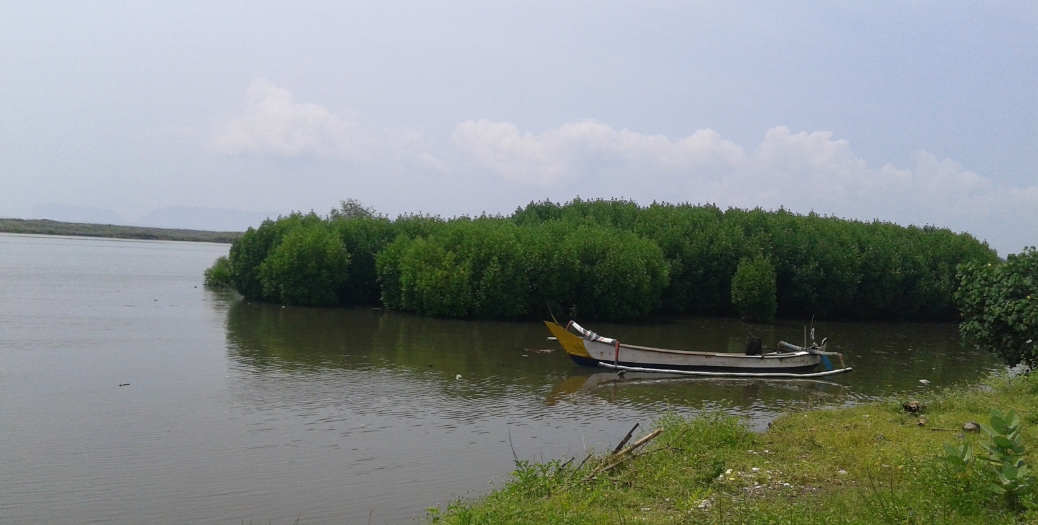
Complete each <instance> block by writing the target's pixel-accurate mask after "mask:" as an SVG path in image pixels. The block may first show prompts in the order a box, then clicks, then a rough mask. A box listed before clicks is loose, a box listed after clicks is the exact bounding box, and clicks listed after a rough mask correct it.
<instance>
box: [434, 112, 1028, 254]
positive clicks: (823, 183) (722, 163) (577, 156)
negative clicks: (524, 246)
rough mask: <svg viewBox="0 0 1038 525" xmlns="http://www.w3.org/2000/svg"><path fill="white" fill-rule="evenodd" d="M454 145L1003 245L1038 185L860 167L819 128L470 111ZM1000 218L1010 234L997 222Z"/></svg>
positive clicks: (673, 192) (955, 169) (482, 163)
mask: <svg viewBox="0 0 1038 525" xmlns="http://www.w3.org/2000/svg"><path fill="white" fill-rule="evenodd" d="M453 142H454V144H455V145H456V147H457V149H458V150H459V151H460V152H461V153H462V154H463V155H464V156H465V158H466V159H467V162H468V163H469V164H470V165H471V166H472V168H474V169H476V170H483V171H488V172H490V173H491V174H493V175H496V176H498V177H500V178H503V179H506V180H509V181H515V182H518V183H521V184H525V185H528V186H532V187H540V188H554V189H555V190H557V191H556V194H562V195H573V194H575V193H580V194H582V195H585V196H589V195H588V193H589V191H590V192H591V193H592V196H594V195H597V196H624V197H630V198H634V199H635V200H639V201H642V202H645V201H651V200H663V201H669V202H682V201H691V202H714V203H717V204H719V205H721V206H740V207H755V206H763V207H767V208H777V207H779V206H785V207H787V208H789V209H792V210H795V211H799V212H807V211H811V210H814V211H817V212H820V213H831V214H835V215H839V216H844V217H853V218H860V219H866V220H869V219H873V218H879V219H882V220H892V221H896V222H899V223H914V224H936V225H939V226H946V227H950V228H953V229H955V230H965V231H970V232H973V233H975V234H977V235H978V236H980V237H982V238H987V239H991V240H992V242H993V243H994V244H995V247H996V248H998V249H999V251H1000V253H1003V254H1004V253H1006V252H1013V251H1017V250H1019V249H1020V248H1022V247H1023V246H1024V245H1025V244H1033V243H1034V242H1035V240H1034V239H1033V236H1034V233H1033V232H1036V231H1038V186H1028V187H1014V186H1007V185H1002V184H998V183H996V182H995V181H994V180H992V179H990V178H988V177H985V176H983V175H979V174H977V173H974V172H972V171H970V170H968V169H966V168H964V167H963V166H961V165H959V164H958V163H956V162H954V161H952V160H949V159H939V158H937V157H935V156H934V155H933V154H931V153H928V152H925V151H920V152H917V153H916V155H915V157H914V159H913V160H912V162H911V165H910V166H909V167H898V166H893V165H890V164H886V165H883V166H880V167H878V168H876V167H871V166H869V165H868V163H867V162H866V161H865V159H863V158H862V157H860V156H859V155H858V154H856V153H855V152H854V151H853V149H852V148H851V145H850V144H849V143H848V142H847V141H846V140H840V139H836V138H833V135H832V133H831V132H828V131H815V132H792V131H790V130H789V129H788V128H786V127H775V128H772V129H770V130H768V131H767V132H766V133H765V134H764V138H763V140H762V141H761V142H760V143H759V144H758V145H756V146H755V147H753V148H743V147H741V146H739V145H738V144H735V143H733V142H731V141H728V140H725V139H723V138H722V137H721V136H720V135H719V134H718V133H717V132H715V131H713V130H709V129H704V130H699V131H696V132H695V133H693V134H692V135H689V136H687V137H684V138H679V139H671V138H668V137H665V136H662V135H648V134H642V133H637V132H633V131H629V130H616V129H613V128H611V127H610V126H608V125H605V124H602V123H599V122H593V121H582V122H575V123H570V124H564V125H562V126H560V127H558V128H555V129H551V130H548V131H545V132H542V133H529V132H523V131H521V130H519V129H518V128H517V127H516V126H515V125H514V124H511V123H508V122H493V121H487V120H480V121H466V122H462V123H460V124H458V125H457V126H456V128H455V130H454V134H453ZM1008 224H1013V225H1015V226H1016V227H1015V229H1014V231H1005V225H1008Z"/></svg>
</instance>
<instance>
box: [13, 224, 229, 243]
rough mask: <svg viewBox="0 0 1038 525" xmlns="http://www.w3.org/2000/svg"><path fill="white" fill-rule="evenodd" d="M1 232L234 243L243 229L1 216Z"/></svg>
mask: <svg viewBox="0 0 1038 525" xmlns="http://www.w3.org/2000/svg"><path fill="white" fill-rule="evenodd" d="M0 232H3V233H29V234H37V235H71V236H82V237H111V238H117V239H152V240H159V241H198V242H222V243H230V242H234V240H235V239H237V238H238V237H241V232H214V231H205V230H182V229H175V228H147V227H144V226H119V225H115V224H89V223H82V222H61V221H52V220H48V219H0Z"/></svg>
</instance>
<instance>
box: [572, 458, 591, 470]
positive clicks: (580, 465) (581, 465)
mask: <svg viewBox="0 0 1038 525" xmlns="http://www.w3.org/2000/svg"><path fill="white" fill-rule="evenodd" d="M592 455H593V454H588V455H586V456H584V459H583V460H581V462H580V464H579V465H577V468H575V469H573V472H576V471H578V470H580V469H581V468H582V467H583V466H584V463H587V460H589V459H591V456H592Z"/></svg>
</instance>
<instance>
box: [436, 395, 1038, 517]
mask: <svg viewBox="0 0 1038 525" xmlns="http://www.w3.org/2000/svg"><path fill="white" fill-rule="evenodd" d="M905 400H906V399H890V400H887V401H884V402H877V403H872V404H868V405H863V406H857V407H853V408H842V409H830V410H816V411H809V412H799V413H790V414H787V415H785V416H783V417H780V418H779V419H777V420H776V421H775V422H774V423H773V424H772V426H771V428H770V429H769V430H767V431H766V432H763V433H753V432H751V431H749V430H748V429H747V428H746V426H745V425H744V424H743V423H742V422H741V421H739V420H737V419H735V418H732V417H727V416H723V415H709V416H705V417H699V418H694V419H687V420H686V419H681V418H677V417H664V418H662V419H661V420H660V421H659V422H658V426H660V427H662V428H663V429H664V431H663V434H661V435H660V436H659V438H657V439H656V440H655V441H653V442H652V443H650V444H649V445H648V446H647V447H646V451H645V453H644V454H642V455H640V456H638V457H637V458H634V459H632V460H630V461H628V462H626V463H624V464H622V465H621V466H620V467H618V468H616V469H613V470H610V471H609V472H607V473H605V474H603V475H600V476H597V477H596V478H594V479H592V480H586V478H587V477H588V474H589V473H590V472H591V471H592V470H593V469H594V468H595V467H596V466H598V465H599V464H600V462H601V461H602V459H603V457H602V456H600V457H596V458H593V459H592V460H590V461H588V462H587V463H586V464H585V465H584V466H583V467H582V468H581V469H580V470H579V471H578V470H576V466H575V465H574V463H578V462H570V463H569V464H565V465H564V464H563V463H561V462H559V461H553V462H549V463H546V464H525V463H523V464H520V465H519V466H518V468H517V470H516V471H515V472H514V474H513V477H512V480H511V481H510V482H509V483H508V484H507V485H505V486H504V487H502V488H501V489H499V490H497V491H495V492H493V493H491V494H489V495H487V496H485V497H483V498H481V499H479V500H475V501H458V502H455V503H452V504H450V505H449V506H448V507H447V508H446V509H444V510H442V511H441V510H433V511H431V515H432V518H433V520H434V521H435V522H438V523H449V524H484V523H485V524H491V523H493V524H497V523H531V524H533V523H537V524H541V523H573V524H580V523H587V524H600V523H775V524H780V523H781V524H787V523H788V524H797V523H920V524H924V523H926V524H929V523H964V524H965V523H970V524H973V523H1035V522H1038V512H1036V511H1035V510H1025V509H1018V508H1014V507H1013V505H1011V503H1010V502H1008V501H1007V500H1006V499H1005V498H1003V497H1000V496H998V495H996V494H994V493H993V492H991V491H990V490H989V489H988V484H989V483H990V481H991V479H992V475H991V474H990V469H989V468H987V467H986V466H985V465H984V464H983V462H974V463H973V464H971V466H970V467H967V468H962V467H956V466H955V465H953V464H952V463H951V462H949V461H947V460H946V459H943V458H942V456H943V455H945V448H944V445H945V444H960V443H964V442H971V443H973V444H974V448H975V450H977V451H982V450H983V449H982V447H981V446H980V444H981V443H982V442H985V441H986V440H988V439H989V438H988V436H987V435H986V434H985V433H984V432H978V433H966V432H963V431H962V430H961V429H962V425H963V424H964V423H965V422H968V421H975V422H979V423H987V422H988V421H989V417H990V416H989V414H990V413H991V411H992V410H995V409H998V410H1015V411H1016V413H1017V414H1019V415H1020V418H1021V421H1022V422H1023V431H1022V440H1023V443H1024V444H1025V445H1026V446H1027V447H1028V454H1027V455H1026V456H1025V458H1024V459H1025V461H1026V462H1027V464H1028V465H1035V464H1036V461H1038V455H1036V454H1034V453H1033V449H1034V447H1035V443H1036V440H1038V431H1036V430H1038V376H1022V377H1017V378H1013V379H1010V378H1008V377H992V378H990V379H988V380H987V381H986V382H985V383H984V384H982V385H978V386H977V387H974V388H971V389H968V390H956V391H943V392H933V393H931V394H929V395H928V396H926V397H921V398H918V400H919V401H920V402H922V404H923V405H924V406H925V409H924V411H923V417H925V419H926V421H925V424H924V425H922V426H921V425H920V424H919V416H917V415H915V414H909V413H906V412H905V410H904V409H903V408H902V406H901V403H902V402H903V401H905ZM578 459H579V458H578ZM1033 496H1034V494H1031V495H1030V496H1029V498H1025V500H1030V499H1031V498H1033Z"/></svg>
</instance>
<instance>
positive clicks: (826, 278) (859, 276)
mask: <svg viewBox="0 0 1038 525" xmlns="http://www.w3.org/2000/svg"><path fill="white" fill-rule="evenodd" d="M318 223H320V224H325V225H326V228H325V230H321V231H327V232H334V234H335V235H336V236H337V237H338V238H339V239H340V240H341V242H342V247H343V249H344V250H345V252H346V253H348V254H349V257H348V259H349V263H348V264H347V265H340V266H342V267H341V268H339V267H338V266H337V268H339V269H338V270H337V271H339V272H341V273H342V275H341V276H339V277H336V278H334V279H333V278H332V277H331V275H330V274H329V273H328V272H325V273H324V274H323V275H322V277H321V279H322V280H317V281H314V280H313V279H311V278H306V279H302V278H299V279H297V278H295V277H291V275H290V274H291V273H292V272H293V271H299V272H302V271H304V269H305V270H306V271H308V272H311V273H309V274H307V275H310V276H311V277H312V276H313V275H315V274H314V273H312V272H315V271H316V269H315V268H314V267H313V266H312V264H313V262H312V261H311V262H310V263H307V264H303V263H302V262H297V264H296V265H295V266H291V265H289V263H288V261H287V259H285V258H287V257H290V256H289V255H287V254H284V253H283V254H282V255H281V256H280V257H281V258H282V260H280V262H279V263H278V268H279V269H280V270H278V271H275V270H273V269H271V270H267V273H266V274H265V276H266V277H265V279H266V280H265V281H264V276H263V275H261V272H260V270H261V267H262V266H263V265H264V262H265V261H266V260H267V258H268V257H271V256H272V255H273V254H275V253H276V252H277V251H278V247H279V245H280V244H282V243H283V242H284V239H286V238H287V236H288V234H289V233H290V232H292V231H294V230H296V229H300V228H311V227H313V225H314V224H318ZM314 231H317V230H314ZM314 235H316V234H313V235H311V236H310V237H306V239H310V240H306V241H304V239H303V237H297V238H296V239H295V240H294V241H293V244H294V246H293V248H292V252H291V253H294V254H296V255H297V256H304V254H309V255H306V257H311V256H314V254H321V253H324V254H326V255H327V252H325V251H322V250H321V249H317V248H305V249H304V247H303V246H302V245H301V244H300V243H303V244H305V243H306V242H317V241H318V240H321V242H328V234H322V235H324V237H321V239H318V238H317V237H315V236H314ZM325 248H328V247H327V246H325ZM758 257H759V258H761V260H766V261H767V263H768V264H769V265H770V268H771V270H770V272H768V271H764V272H763V273H754V270H764V268H763V267H762V266H760V263H759V261H758V262H757V263H755V264H751V262H753V261H757V259H756V258H758ZM229 260H230V273H231V279H230V280H231V282H232V284H233V287H234V288H235V289H236V290H238V291H239V292H240V293H241V294H242V295H244V296H245V297H246V298H249V299H256V300H265V301H283V302H289V303H293V304H294V303H300V304H302V303H304V302H305V304H377V303H378V302H379V301H381V303H382V304H384V305H385V306H387V307H389V308H394V309H399V310H405V311H412V312H417V313H421V314H426V315H435V316H443V317H478V318H496V319H511V318H526V317H540V316H543V315H545V313H546V312H545V310H546V309H548V308H550V309H552V310H553V311H556V312H562V313H569V314H571V315H575V316H579V317H580V318H584V319H589V320H590V319H601V320H620V319H632V318H640V317H645V316H647V315H650V314H652V313H656V312H671V313H682V312H689V313H697V314H710V315H732V314H742V315H746V316H748V317H751V318H756V319H770V318H773V317H774V315H780V316H785V317H807V316H811V315H815V316H817V317H818V318H829V319H832V318H853V319H953V318H955V317H956V316H957V313H958V311H957V309H956V308H955V304H954V302H953V293H954V291H955V289H956V288H957V286H958V284H959V282H958V281H957V280H956V279H955V268H956V266H957V265H959V264H960V263H965V262H976V263H979V264H987V263H988V262H995V261H997V257H996V256H995V254H994V252H993V251H992V250H990V249H989V248H988V247H987V246H986V245H985V244H983V243H981V242H978V241H977V240H976V239H974V238H973V237H971V236H969V235H968V234H956V233H953V232H951V231H948V230H945V229H938V228H933V227H924V228H917V227H914V226H913V227H902V226H897V225H894V224H889V223H881V222H872V223H864V222H858V221H848V220H842V219H837V218H833V217H821V216H818V215H815V214H810V215H806V216H804V215H797V214H794V213H791V212H788V211H786V210H778V211H774V212H768V211H764V210H760V209H755V210H739V209H728V210H721V209H719V208H717V207H715V206H709V205H707V206H692V205H671V204H652V205H650V206H646V207H641V206H638V205H637V204H635V203H633V202H630V201H624V200H608V201H607V200H592V201H584V200H580V199H576V200H573V201H571V202H569V203H566V204H556V203H551V202H542V203H530V204H529V205H527V206H525V207H521V208H519V209H517V210H516V211H515V213H514V214H512V215H511V216H509V217H486V216H483V217H478V218H468V217H460V218H455V219H450V220H443V219H439V218H431V217H425V216H402V217H399V218H397V219H396V220H389V219H387V218H384V217H379V216H376V215H375V214H374V213H373V212H372V211H371V210H369V209H367V208H364V207H363V206H362V205H360V204H359V203H356V202H355V201H346V202H344V203H343V204H342V205H341V206H340V207H339V208H337V209H336V210H333V211H332V213H330V214H329V216H328V217H326V218H322V217H318V216H317V215H315V214H313V213H311V214H308V215H302V214H293V215H290V216H288V217H282V218H279V219H278V220H276V221H270V220H268V221H265V222H264V223H263V224H262V225H261V226H260V227H259V228H256V229H249V231H248V232H246V233H245V234H244V235H243V236H242V237H241V238H240V239H238V240H237V241H236V242H235V243H234V245H233V246H232V248H231V254H230V257H229ZM323 260H325V261H326V262H329V263H331V262H333V261H336V262H335V264H339V262H341V258H339V257H331V256H328V257H325V259H323ZM740 262H745V263H746V265H747V266H746V267H745V268H744V269H743V272H742V274H740V276H739V277H738V278H737V279H736V277H737V275H736V274H737V270H738V269H739V265H740ZM290 268H295V269H294V270H291V269H290ZM769 274H770V275H773V278H771V279H769V278H767V277H768V275H769ZM283 280H284V282H282V281H283ZM318 283H321V284H320V285H322V286H331V287H334V289H333V290H331V291H330V292H328V293H323V292H322V294H323V295H322V294H318V295H321V296H320V297H318V296H317V295H315V294H316V290H313V289H311V290H304V291H298V292H297V291H296V290H295V288H296V287H297V286H303V285H306V286H310V287H311V288H312V287H313V286H317V285H318ZM770 283H773V284H770ZM733 284H738V285H739V286H741V288H739V289H733ZM757 285H760V286H763V287H766V288H770V290H771V291H770V293H769V292H768V290H764V289H761V288H755V287H756V286H757ZM737 288H738V286H737ZM332 296H334V299H331V297H332ZM769 296H770V297H771V298H772V299H771V300H773V301H774V307H772V306H769V300H768V299H767V297H769ZM318 299H319V300H318Z"/></svg>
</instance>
